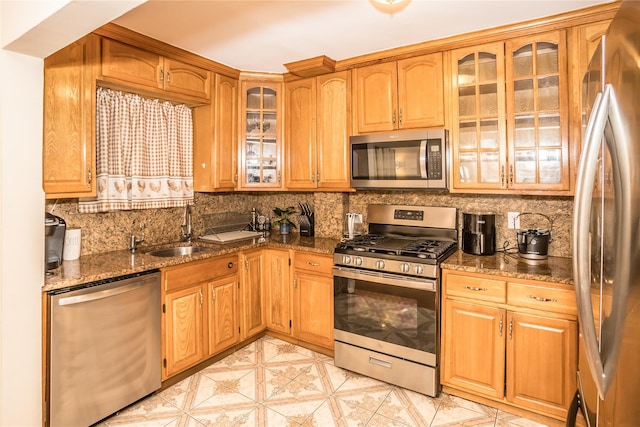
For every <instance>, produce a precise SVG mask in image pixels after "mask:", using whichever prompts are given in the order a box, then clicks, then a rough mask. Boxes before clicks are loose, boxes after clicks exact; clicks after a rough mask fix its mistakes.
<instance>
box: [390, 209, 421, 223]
mask: <svg viewBox="0 0 640 427" xmlns="http://www.w3.org/2000/svg"><path fill="white" fill-rule="evenodd" d="M393 219H406V220H409V221H422V220H424V211H421V210H415V211H413V210H406V209H396V210H395V211H393Z"/></svg>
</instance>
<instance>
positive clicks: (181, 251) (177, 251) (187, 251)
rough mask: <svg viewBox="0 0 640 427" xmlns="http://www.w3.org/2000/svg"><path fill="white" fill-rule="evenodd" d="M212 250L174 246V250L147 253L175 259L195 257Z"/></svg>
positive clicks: (166, 249)
mask: <svg viewBox="0 0 640 427" xmlns="http://www.w3.org/2000/svg"><path fill="white" fill-rule="evenodd" d="M210 250H211V249H210V248H205V247H202V246H174V247H172V248H165V249H155V250H151V251H148V252H145V253H146V254H147V255H151V256H158V257H167V258H168V257H174V256H187V255H193V254H197V253H200V252H206V251H210Z"/></svg>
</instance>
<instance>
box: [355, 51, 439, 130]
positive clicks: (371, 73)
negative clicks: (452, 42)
mask: <svg viewBox="0 0 640 427" xmlns="http://www.w3.org/2000/svg"><path fill="white" fill-rule="evenodd" d="M353 81H354V83H353V91H354V96H353V99H354V109H353V112H354V133H368V132H382V131H392V130H396V129H410V128H420V127H436V126H443V125H444V92H443V67H442V53H440V52H438V53H433V54H430V55H423V56H418V57H414V58H409V59H405V60H401V61H397V62H386V63H382V64H376V65H371V66H368V67H362V68H356V69H354V70H353Z"/></svg>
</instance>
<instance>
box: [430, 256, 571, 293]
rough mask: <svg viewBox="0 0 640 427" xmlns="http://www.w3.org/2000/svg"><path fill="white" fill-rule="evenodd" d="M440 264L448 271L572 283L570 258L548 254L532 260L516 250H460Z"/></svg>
mask: <svg viewBox="0 0 640 427" xmlns="http://www.w3.org/2000/svg"><path fill="white" fill-rule="evenodd" d="M441 265H442V268H443V269H447V270H458V271H466V272H470V273H484V274H492V275H494V276H505V277H511V278H516V279H526V280H539V281H544V282H553V283H561V284H566V285H573V264H572V260H571V258H563V257H548V258H547V259H546V260H542V261H529V260H526V259H524V258H521V257H520V256H519V255H518V254H517V253H515V254H505V253H504V252H498V253H496V254H495V255H487V256H478V255H470V254H467V253H465V252H463V251H461V250H458V251H456V252H454V253H453V254H452V255H451V256H450V257H449V258H447V259H446V260H445V261H444V262H443V263H442V264H441Z"/></svg>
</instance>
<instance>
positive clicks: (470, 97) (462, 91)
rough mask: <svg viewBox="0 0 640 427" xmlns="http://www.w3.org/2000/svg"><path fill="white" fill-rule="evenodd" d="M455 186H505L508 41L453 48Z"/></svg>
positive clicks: (469, 187)
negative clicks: (506, 45) (506, 61)
mask: <svg viewBox="0 0 640 427" xmlns="http://www.w3.org/2000/svg"><path fill="white" fill-rule="evenodd" d="M452 55H453V56H452V70H453V79H452V89H453V101H454V102H453V105H452V107H453V129H452V142H453V143H452V147H453V167H454V174H453V177H454V179H453V186H454V188H456V189H474V190H477V189H487V190H499V189H502V188H505V167H506V137H505V134H506V130H505V124H506V121H505V80H504V44H503V43H493V44H487V45H482V46H476V47H472V48H465V49H458V50H455V51H453V53H452Z"/></svg>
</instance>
